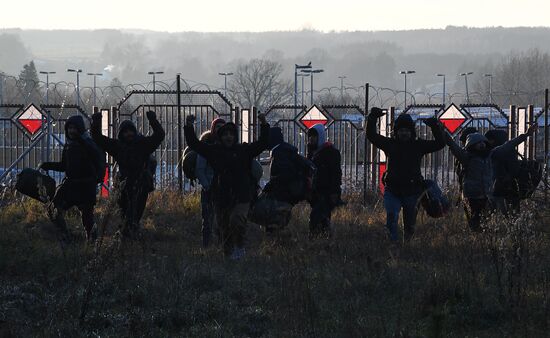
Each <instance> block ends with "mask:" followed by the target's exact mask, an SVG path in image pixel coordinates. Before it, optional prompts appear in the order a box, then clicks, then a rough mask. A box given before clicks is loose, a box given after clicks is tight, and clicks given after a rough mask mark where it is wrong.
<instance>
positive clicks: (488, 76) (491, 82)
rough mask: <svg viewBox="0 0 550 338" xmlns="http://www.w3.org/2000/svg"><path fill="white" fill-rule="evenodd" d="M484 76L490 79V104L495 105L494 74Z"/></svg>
mask: <svg viewBox="0 0 550 338" xmlns="http://www.w3.org/2000/svg"><path fill="white" fill-rule="evenodd" d="M483 76H484V77H486V78H489V103H491V104H493V74H483Z"/></svg>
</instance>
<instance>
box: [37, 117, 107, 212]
mask: <svg viewBox="0 0 550 338" xmlns="http://www.w3.org/2000/svg"><path fill="white" fill-rule="evenodd" d="M71 125H72V126H75V127H76V128H77V129H78V133H79V134H80V137H79V138H78V139H76V140H72V139H69V137H68V129H69V126H71ZM65 136H66V137H65V140H66V141H65V145H64V146H63V151H62V154H61V161H60V162H46V163H43V164H42V165H41V168H42V169H44V170H54V171H60V172H65V177H66V181H64V182H63V184H64V185H66V189H64V190H65V196H64V198H65V199H67V200H68V201H67V202H69V203H68V205H78V204H83V203H95V193H96V191H95V188H96V185H97V179H98V177H99V175H100V172H99V170H101V168H98V166H99V163H101V161H100V156H102V155H103V154H102V153H101V151H100V150H99V148H98V147H97V145H96V144H95V143H94V142H93V140H92V139H91V138H90V136H89V135H88V133H86V127H85V125H84V119H83V118H82V116H80V115H75V116H71V117H69V118H68V119H67V121H66V122H65Z"/></svg>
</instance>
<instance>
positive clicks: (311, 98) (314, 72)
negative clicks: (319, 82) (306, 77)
mask: <svg viewBox="0 0 550 338" xmlns="http://www.w3.org/2000/svg"><path fill="white" fill-rule="evenodd" d="M324 71H325V70H324V69H303V70H302V72H304V73H309V74H310V75H311V85H310V92H311V97H310V101H311V106H313V74H319V73H322V72H324Z"/></svg>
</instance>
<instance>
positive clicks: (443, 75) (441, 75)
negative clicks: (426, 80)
mask: <svg viewBox="0 0 550 338" xmlns="http://www.w3.org/2000/svg"><path fill="white" fill-rule="evenodd" d="M435 76H439V77H443V101H442V102H443V109H445V108H446V106H445V99H446V98H445V96H446V92H445V74H435Z"/></svg>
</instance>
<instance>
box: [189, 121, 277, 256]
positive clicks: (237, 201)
mask: <svg viewBox="0 0 550 338" xmlns="http://www.w3.org/2000/svg"><path fill="white" fill-rule="evenodd" d="M258 120H259V121H260V122H261V128H260V137H259V139H258V141H255V142H252V143H249V144H248V143H242V144H241V143H238V139H239V138H238V131H237V126H236V125H235V124H234V123H231V122H228V123H226V124H225V125H223V126H222V127H221V128H220V129H219V130H218V132H217V137H218V143H216V144H208V143H206V142H201V141H199V140H198V139H197V136H196V135H195V129H194V126H193V124H194V121H195V117H194V116H192V115H189V116H188V117H187V118H186V123H185V128H184V133H185V140H186V142H187V145H188V146H189V148H191V150H193V151H196V152H197V154H199V155H201V156H203V157H205V158H206V160H207V161H208V163H210V165H211V166H212V168H214V178H213V181H212V187H211V191H212V197H213V200H214V205H215V209H216V220H217V224H218V227H220V230H221V234H222V243H223V247H224V254H225V255H226V256H227V257H229V258H230V259H235V260H237V259H241V258H243V257H244V256H245V254H246V250H245V248H244V244H245V235H246V226H247V216H248V211H249V207H250V202H251V200H252V197H253V196H254V194H255V191H256V181H255V179H254V178H253V176H252V161H253V160H254V158H255V157H257V156H259V155H260V154H261V153H262V152H263V151H264V150H266V149H267V147H268V142H269V124H267V121H266V119H265V115H263V114H259V115H258Z"/></svg>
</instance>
